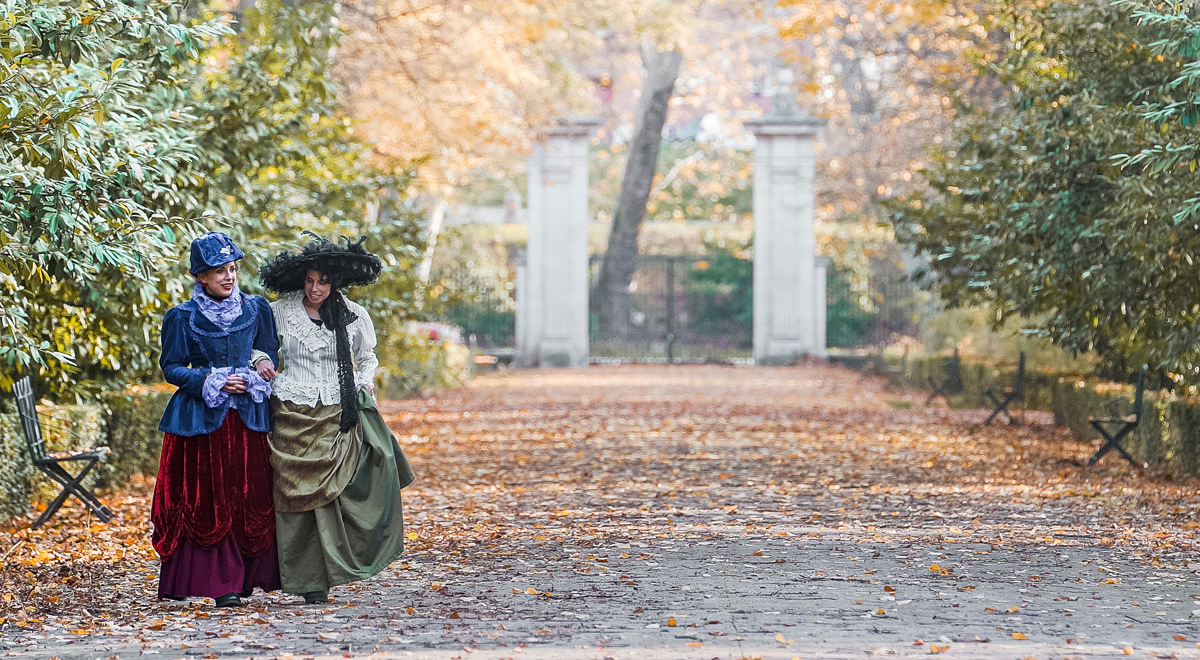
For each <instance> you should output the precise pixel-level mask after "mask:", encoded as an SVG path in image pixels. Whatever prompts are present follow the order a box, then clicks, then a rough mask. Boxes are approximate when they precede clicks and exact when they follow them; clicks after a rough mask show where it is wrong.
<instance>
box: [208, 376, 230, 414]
mask: <svg viewBox="0 0 1200 660" xmlns="http://www.w3.org/2000/svg"><path fill="white" fill-rule="evenodd" d="M229 371H230V368H229V367H220V368H214V369H213V370H212V373H210V374H208V376H206V377H205V378H204V389H203V392H204V405H206V406H208V407H209V408H218V407H220V406H222V405H223V404H224V403H225V402H226V401H227V400H229V392H226V391H225V390H223V389H221V388H223V387H225V382H226V381H227V380H229Z"/></svg>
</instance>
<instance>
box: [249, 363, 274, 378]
mask: <svg viewBox="0 0 1200 660" xmlns="http://www.w3.org/2000/svg"><path fill="white" fill-rule="evenodd" d="M254 367H255V368H256V369H258V375H259V376H262V379H263V380H265V381H267V382H270V381H271V379H272V378H274V377H275V365H274V364H272V363H271V359H270V358H263V359H261V360H259V361H258V364H255V365H254Z"/></svg>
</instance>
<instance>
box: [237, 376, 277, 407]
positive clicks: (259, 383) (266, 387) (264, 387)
mask: <svg viewBox="0 0 1200 660" xmlns="http://www.w3.org/2000/svg"><path fill="white" fill-rule="evenodd" d="M239 371H240V370H239ZM241 375H242V377H243V378H245V379H246V394H247V395H249V396H250V398H251V399H252V400H253V401H254V402H255V403H262V401H263V399H266V398H267V397H269V396H271V384H270V383H268V382H267V381H265V380H263V379H262V376H259V375H258V372H257V371H255V370H253V369H247V370H246V373H245V374H241Z"/></svg>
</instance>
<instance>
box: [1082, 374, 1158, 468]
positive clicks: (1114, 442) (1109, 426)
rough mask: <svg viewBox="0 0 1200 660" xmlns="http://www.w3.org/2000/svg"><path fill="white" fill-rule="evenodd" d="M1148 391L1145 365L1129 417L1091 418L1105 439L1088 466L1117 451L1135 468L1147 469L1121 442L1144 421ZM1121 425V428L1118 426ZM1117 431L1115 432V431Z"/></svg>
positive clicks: (1089, 421)
mask: <svg viewBox="0 0 1200 660" xmlns="http://www.w3.org/2000/svg"><path fill="white" fill-rule="evenodd" d="M1145 390H1146V367H1145V365H1143V366H1142V368H1141V369H1140V370H1139V371H1138V375H1137V389H1135V390H1134V395H1133V407H1132V408H1131V410H1130V412H1129V414H1128V415H1125V416H1121V417H1089V418H1088V423H1089V424H1091V425H1092V427H1093V428H1095V429H1096V430H1097V431H1098V432H1099V433H1100V435H1101V436H1103V437H1104V446H1103V447H1101V448H1100V449H1099V450H1098V451H1097V452H1096V453H1095V454H1094V455H1093V456H1092V457H1091V458H1090V459H1088V466H1089V467H1090V466H1092V465H1095V464H1096V462H1097V461H1099V460H1100V459H1101V458H1102V457H1103V456H1104V455H1105V454H1107V453H1108V452H1110V451H1112V450H1113V449H1116V450H1117V451H1118V452H1120V454H1121V456H1123V457H1125V460H1127V461H1129V462H1130V463H1131V464H1132V465H1133V466H1134V467H1140V468H1145V467H1147V465H1146V464H1145V463H1144V462H1140V461H1135V460H1133V457H1132V456H1130V455H1129V452H1127V451H1125V448H1124V447H1122V446H1121V441H1122V440H1124V439H1125V436H1127V435H1129V434H1130V433H1132V432H1133V430H1134V429H1136V428H1137V425H1138V424H1139V423H1140V422H1141V421H1142V395H1143V394H1144V393H1145ZM1118 424H1119V425H1120V426H1119V427H1118V426H1117V425H1118ZM1113 429H1115V431H1114V430H1113Z"/></svg>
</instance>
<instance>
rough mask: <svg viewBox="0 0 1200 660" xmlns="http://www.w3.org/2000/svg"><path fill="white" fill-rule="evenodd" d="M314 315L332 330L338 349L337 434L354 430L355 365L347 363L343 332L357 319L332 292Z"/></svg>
mask: <svg viewBox="0 0 1200 660" xmlns="http://www.w3.org/2000/svg"><path fill="white" fill-rule="evenodd" d="M317 313H318V314H320V316H321V322H322V323H324V324H325V327H326V328H329V329H330V330H333V337H334V343H335V345H336V346H337V372H338V394H339V397H340V398H341V403H342V417H341V419H340V420H339V423H338V430H339V431H341V432H342V433H345V432H347V431H349V430H350V429H352V428H354V425H355V424H357V423H358V398H357V397H355V395H354V363H353V361H352V360H351V359H350V336H349V334H348V333H347V332H346V328H347V327H348V326H349V325H350V324H351V323H354V321H356V320H357V319H358V316H357V315H355V314H354V312H352V311H350V308H349V307H347V306H346V298H345V296H343V295H342V292H341V291H333V292H331V293H330V294H329V297H328V298H326V299H325V302H323V303H321V307H320V309H318V310H317Z"/></svg>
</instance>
